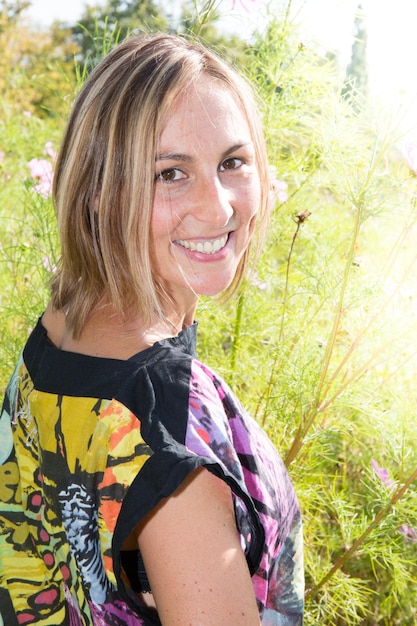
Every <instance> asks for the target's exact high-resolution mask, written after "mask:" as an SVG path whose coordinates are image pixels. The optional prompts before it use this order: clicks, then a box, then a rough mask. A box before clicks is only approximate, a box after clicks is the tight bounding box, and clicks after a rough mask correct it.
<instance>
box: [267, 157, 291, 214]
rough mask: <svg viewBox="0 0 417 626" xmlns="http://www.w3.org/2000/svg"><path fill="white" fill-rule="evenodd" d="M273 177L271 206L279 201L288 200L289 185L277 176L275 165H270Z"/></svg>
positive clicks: (270, 196)
mask: <svg viewBox="0 0 417 626" xmlns="http://www.w3.org/2000/svg"><path fill="white" fill-rule="evenodd" d="M269 171H270V177H271V191H270V194H269V204H270V206H271V207H273V206H275V204H276V203H277V202H280V203H281V204H283V203H284V202H286V201H287V200H288V193H287V189H288V185H287V183H286V182H285V181H283V180H280V179H279V178H277V175H276V170H275V167H272V166H271V167H270V168H269Z"/></svg>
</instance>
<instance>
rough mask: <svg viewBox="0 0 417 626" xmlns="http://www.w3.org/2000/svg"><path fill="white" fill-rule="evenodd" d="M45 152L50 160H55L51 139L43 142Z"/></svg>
mask: <svg viewBox="0 0 417 626" xmlns="http://www.w3.org/2000/svg"><path fill="white" fill-rule="evenodd" d="M45 154H46V155H47V156H49V158H50V159H51V160H52V161H56V152H55V150H54V148H53V144H52V141H47V142H46V144H45Z"/></svg>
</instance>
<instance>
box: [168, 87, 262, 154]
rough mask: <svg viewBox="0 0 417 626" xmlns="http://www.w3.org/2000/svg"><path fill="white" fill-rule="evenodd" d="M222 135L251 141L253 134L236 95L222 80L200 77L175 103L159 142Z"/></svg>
mask: <svg viewBox="0 0 417 626" xmlns="http://www.w3.org/2000/svg"><path fill="white" fill-rule="evenodd" d="M219 135H222V136H223V137H224V139H225V140H227V139H228V138H230V139H231V138H236V136H237V135H238V136H239V137H241V139H245V140H246V141H250V140H251V135H252V133H251V128H250V124H249V122H248V120H247V116H246V113H245V111H244V110H243V106H242V104H241V102H240V100H239V98H238V97H237V96H236V94H235V93H233V91H232V90H231V89H230V88H229V87H228V86H227V85H226V84H224V83H222V82H221V81H218V80H214V79H211V78H207V77H201V78H200V79H199V80H197V81H196V82H195V83H193V84H192V85H191V86H190V87H188V88H187V90H186V91H185V92H182V93H180V94H179V95H178V96H177V97H176V98H175V99H174V101H173V102H172V104H171V106H170V108H169V111H168V112H167V115H166V118H165V124H164V125H163V128H162V132H161V134H160V140H159V143H160V144H161V143H165V142H166V141H168V142H169V141H170V139H173V138H175V139H176V140H180V139H181V140H190V139H192V138H195V139H198V138H199V137H200V138H201V137H203V136H204V140H205V141H207V140H208V139H209V137H210V136H213V137H214V136H216V137H218V136H219Z"/></svg>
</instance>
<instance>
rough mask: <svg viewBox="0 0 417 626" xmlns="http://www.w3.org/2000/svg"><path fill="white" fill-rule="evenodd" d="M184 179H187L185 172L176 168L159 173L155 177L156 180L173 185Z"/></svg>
mask: <svg viewBox="0 0 417 626" xmlns="http://www.w3.org/2000/svg"><path fill="white" fill-rule="evenodd" d="M182 178H185V174H184V172H181V170H179V169H178V168H176V167H170V168H168V169H166V170H162V172H157V174H156V175H155V180H156V181H161V182H163V183H173V182H175V181H177V180H181V179H182Z"/></svg>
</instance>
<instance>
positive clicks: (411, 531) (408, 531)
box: [399, 524, 417, 543]
mask: <svg viewBox="0 0 417 626" xmlns="http://www.w3.org/2000/svg"><path fill="white" fill-rule="evenodd" d="M399 532H400V533H401V534H402V535H403V536H404V541H405V542H406V543H417V531H416V529H415V528H411V526H408V524H403V525H402V526H401V527H400V529H399Z"/></svg>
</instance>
